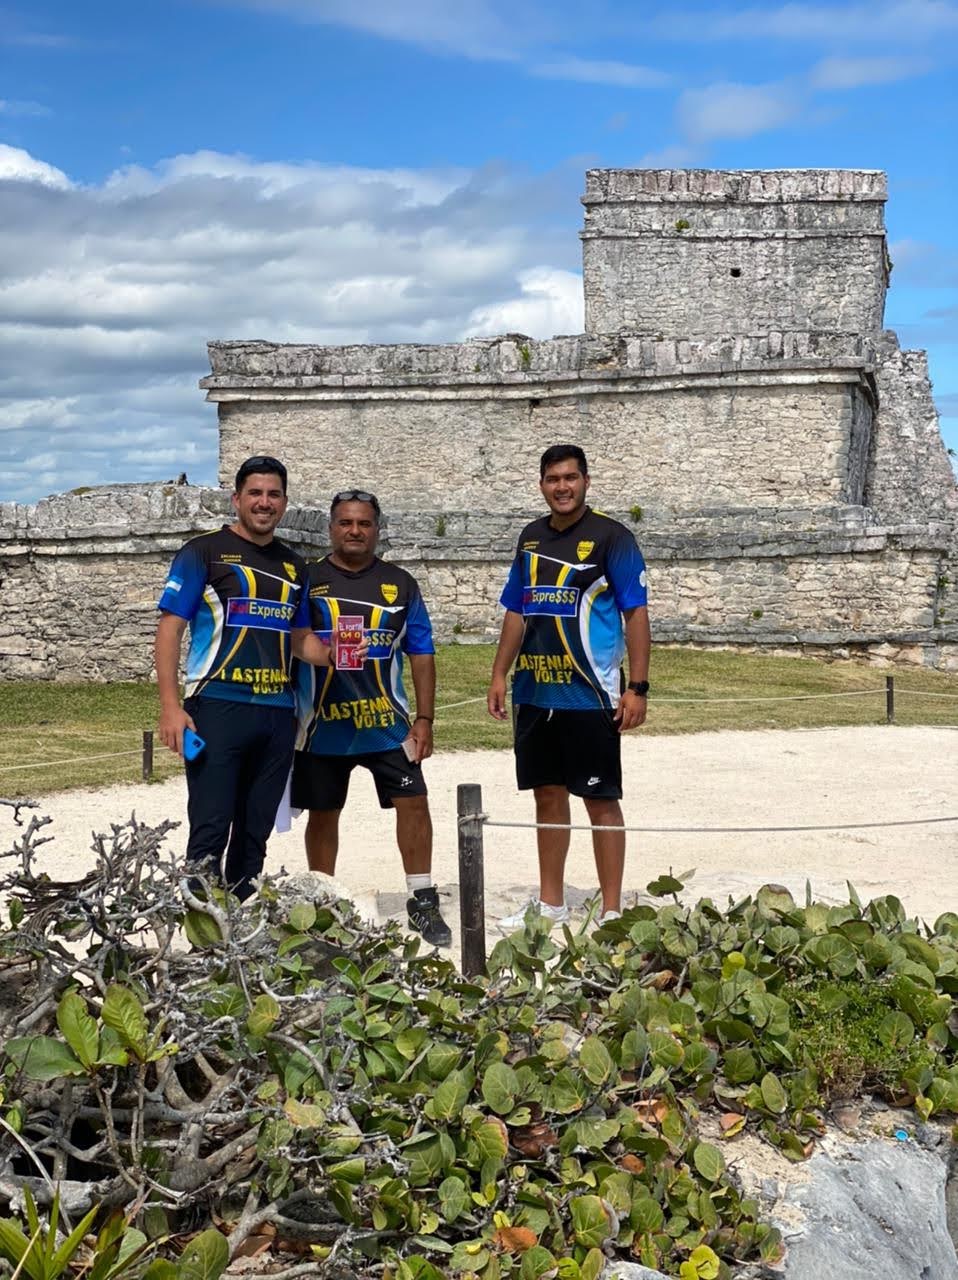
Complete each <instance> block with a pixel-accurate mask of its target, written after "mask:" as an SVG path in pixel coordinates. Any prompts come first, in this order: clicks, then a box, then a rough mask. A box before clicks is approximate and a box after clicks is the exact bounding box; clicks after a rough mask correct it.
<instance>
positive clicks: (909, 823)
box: [460, 813, 958, 835]
mask: <svg viewBox="0 0 958 1280" xmlns="http://www.w3.org/2000/svg"><path fill="white" fill-rule="evenodd" d="M462 822H481V823H482V824H483V826H486V827H523V828H529V829H533V830H539V831H638V832H641V833H642V834H643V835H728V834H732V833H735V834H739V835H741V834H745V833H748V832H754V833H758V832H765V831H769V832H774V831H864V830H867V829H869V828H872V827H922V826H927V825H929V824H931V823H936V822H958V814H955V815H953V816H952V817H948V818H899V819H896V820H893V821H889V822H825V823H820V824H814V825H808V826H797V827H605V826H594V827H593V826H591V825H590V824H589V823H585V822H578V823H576V822H496V821H494V820H493V819H491V818H490V817H489V815H488V814H486V813H469V814H463V815H462V817H461V818H460V823H462Z"/></svg>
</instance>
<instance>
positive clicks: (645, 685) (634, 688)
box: [628, 680, 649, 698]
mask: <svg viewBox="0 0 958 1280" xmlns="http://www.w3.org/2000/svg"><path fill="white" fill-rule="evenodd" d="M628 690H629V693H637V694H638V695H639V697H640V698H647V697H648V696H649V682H648V680H630V681H629V684H628Z"/></svg>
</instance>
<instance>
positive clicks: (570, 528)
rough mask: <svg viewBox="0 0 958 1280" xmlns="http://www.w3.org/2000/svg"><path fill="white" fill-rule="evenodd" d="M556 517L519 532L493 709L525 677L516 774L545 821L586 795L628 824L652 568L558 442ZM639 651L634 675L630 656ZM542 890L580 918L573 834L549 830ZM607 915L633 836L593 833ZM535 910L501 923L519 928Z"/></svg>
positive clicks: (543, 471) (547, 481) (594, 806)
mask: <svg viewBox="0 0 958 1280" xmlns="http://www.w3.org/2000/svg"><path fill="white" fill-rule="evenodd" d="M539 476H540V479H539V489H540V491H541V493H542V496H543V497H544V498H545V500H546V503H547V505H548V507H549V515H547V516H542V517H540V519H538V520H534V521H533V522H532V524H529V525H527V526H526V527H525V529H523V531H522V533H521V534H520V535H519V543H518V546H517V549H516V556H515V559H514V561H513V563H512V568H511V570H510V572H509V578H508V580H507V582H506V585H505V588H504V590H503V592H502V596H501V598H500V603H501V604H502V605H504V607H505V610H506V616H505V618H504V619H503V622H502V632H501V634H500V637H499V648H498V650H497V651H496V657H495V661H494V663H493V668H492V681H491V683H490V686H489V694H488V707H489V712H490V714H491V715H493V716H494V717H495V718H496V719H497V720H504V719H505V718H506V715H507V712H506V679H507V677H508V674H509V671H510V670H511V668H512V665H513V663H515V664H516V674H515V678H514V680H513V686H512V701H513V706H514V708H515V710H516V719H515V729H516V736H515V751H516V774H517V778H518V783H519V789H520V790H530V789H531V790H532V792H533V794H534V795H535V801H536V821H537V822H540V823H559V824H568V822H569V796H570V794H572V795H576V796H581V797H582V800H583V802H584V803H585V807H586V811H587V813H588V815H589V821H590V822H591V823H592V826H593V827H605V826H619V827H620V826H622V825H623V822H622V809H621V806H620V804H619V800H620V799H621V797H622V764H621V735H622V734H623V733H624V732H625V731H626V730H627V729H634V728H635V727H636V726H637V725H640V724H642V723H643V722H644V721H645V713H646V704H647V698H648V692H649V648H650V632H649V616H648V609H647V607H646V600H647V596H646V575H645V563H644V561H643V559H642V554H641V552H640V551H639V548H638V547H637V546H636V543H635V538H634V537H633V536H632V534H631V533H630V532H629V530H628V529H627V528H626V527H625V525H623V524H620V523H619V521H617V520H611V519H610V518H609V517H608V516H604V515H601V514H600V513H599V512H597V511H593V510H592V509H591V508H590V507H588V506H587V505H586V494H587V493H588V489H589V469H588V466H587V463H586V458H585V454H584V453H583V451H582V450H581V449H580V448H579V447H578V446H577V445H553V446H552V447H551V448H550V449H547V450H546V451H545V453H544V454H543V455H542V458H541V460H540V464H539ZM626 654H627V656H628V665H629V674H628V682H627V683H625V682H624V681H623V677H622V659H623V656H624V655H626ZM536 836H537V839H538V847H539V897H538V898H537V899H534V900H533V903H532V907H533V909H534V910H535V911H537V912H538V913H539V914H541V915H542V916H543V917H545V918H547V919H550V920H552V921H554V922H556V923H558V922H561V921H563V920H567V919H568V918H569V911H568V908H567V907H566V905H565V886H564V873H565V861H566V855H567V853H568V851H569V832H568V831H561V830H560V831H556V830H547V829H543V828H540V829H539V830H538V831H537V832H536ZM592 844H593V849H594V852H595V865H596V869H597V871H598V874H599V888H600V890H601V893H602V914H601V915H600V917H599V918H600V921H601V920H610V919H615V918H616V917H617V916H618V915H619V912H620V910H621V905H622V876H623V871H624V867H625V833H624V832H622V831H593V833H592ZM527 910H528V907H526V908H523V910H521V911H519V912H517V913H516V914H515V915H514V916H509V917H506V918H505V919H504V920H502V921H501V922H500V923H501V924H502V925H503V926H504V927H506V928H519V927H520V926H521V925H522V923H523V920H524V918H525V914H526V911H527Z"/></svg>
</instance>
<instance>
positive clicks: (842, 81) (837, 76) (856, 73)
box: [810, 57, 931, 89]
mask: <svg viewBox="0 0 958 1280" xmlns="http://www.w3.org/2000/svg"><path fill="white" fill-rule="evenodd" d="M930 70H931V63H930V62H929V61H928V60H927V59H926V58H893V57H889V58H823V59H822V61H821V62H819V63H818V64H817V65H816V66H815V67H813V68H812V71H811V76H810V80H811V84H812V87H813V88H815V89H860V88H861V87H862V86H864V85H870V84H892V83H894V82H895V81H896V80H908V79H910V78H911V77H912V76H920V75H924V74H925V73H926V72H927V71H930Z"/></svg>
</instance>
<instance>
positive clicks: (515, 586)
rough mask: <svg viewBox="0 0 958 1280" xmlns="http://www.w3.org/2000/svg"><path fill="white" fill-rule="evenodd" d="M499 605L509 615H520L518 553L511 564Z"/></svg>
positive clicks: (520, 585)
mask: <svg viewBox="0 0 958 1280" xmlns="http://www.w3.org/2000/svg"><path fill="white" fill-rule="evenodd" d="M499 603H500V604H501V605H502V607H503V608H504V609H508V610H509V611H510V613H522V568H521V564H520V556H519V553H517V554H516V558H515V559H514V560H513V562H512V568H511V569H510V570H509V576H508V578H506V585H505V586H504V587H503V588H502V595H501V596H500V597H499Z"/></svg>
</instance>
